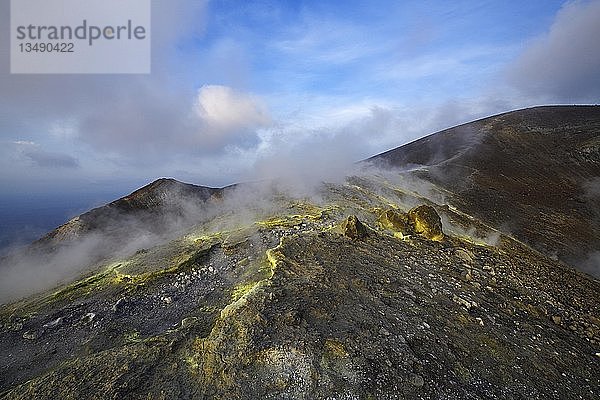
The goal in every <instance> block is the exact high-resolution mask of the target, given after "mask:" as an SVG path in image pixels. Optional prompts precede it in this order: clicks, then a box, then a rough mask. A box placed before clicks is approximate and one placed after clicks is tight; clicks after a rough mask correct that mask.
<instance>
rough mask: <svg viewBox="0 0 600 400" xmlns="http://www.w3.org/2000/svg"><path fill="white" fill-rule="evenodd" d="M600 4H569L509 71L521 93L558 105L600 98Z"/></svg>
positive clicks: (510, 77) (511, 78) (595, 2)
mask: <svg viewBox="0 0 600 400" xmlns="http://www.w3.org/2000/svg"><path fill="white" fill-rule="evenodd" d="M598 38H600V0H593V1H571V2H567V3H566V4H565V5H564V6H563V8H562V9H561V10H560V11H559V12H558V13H557V15H556V18H555V20H554V23H553V24H552V26H551V27H550V30H549V31H548V32H547V33H546V34H544V35H542V36H540V37H538V38H536V39H535V40H534V41H533V42H532V43H530V45H529V46H528V47H527V48H526V49H525V51H524V52H523V53H522V54H521V56H520V57H519V58H518V59H517V61H516V62H515V63H514V64H513V65H511V66H510V68H509V71H508V77H509V81H510V82H511V83H512V84H513V85H514V86H515V87H517V88H518V89H519V90H521V91H523V92H525V93H528V94H530V95H532V96H539V97H541V98H546V99H548V100H551V101H558V102H586V101H597V100H598V99H599V98H600V47H599V46H598Z"/></svg>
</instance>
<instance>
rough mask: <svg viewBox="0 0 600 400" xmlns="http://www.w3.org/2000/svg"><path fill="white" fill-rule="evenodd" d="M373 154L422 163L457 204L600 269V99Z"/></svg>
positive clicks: (379, 159) (500, 118) (425, 174)
mask: <svg viewBox="0 0 600 400" xmlns="http://www.w3.org/2000/svg"><path fill="white" fill-rule="evenodd" d="M371 161H373V162H375V163H378V164H380V165H391V166H395V167H404V168H405V167H409V166H410V167H413V168H419V167H420V171H418V175H419V176H420V177H421V178H423V179H426V180H428V181H430V182H432V183H434V184H436V185H438V186H439V187H440V188H443V189H444V190H445V191H446V194H447V201H448V202H449V203H450V204H451V205H453V206H455V207H457V208H458V209H460V210H462V211H463V212H466V213H468V214H470V215H472V216H474V217H476V218H478V219H480V220H482V221H484V222H486V223H488V224H490V225H491V226H493V227H495V228H497V229H500V230H502V231H504V232H506V233H509V234H511V235H513V236H514V237H515V238H518V239H519V240H521V241H524V242H526V243H528V244H529V245H531V246H533V247H534V248H536V249H537V250H539V251H541V252H543V253H544V254H546V255H549V256H551V257H556V258H558V259H560V260H562V261H565V262H567V263H570V264H571V265H574V266H576V267H578V268H580V269H582V270H585V271H587V272H589V273H592V274H594V275H596V276H600V229H598V226H600V207H598V204H599V201H600V106H547V107H535V108H530V109H525V110H519V111H513V112H508V113H505V114H500V115H496V116H493V117H489V118H485V119H482V120H478V121H475V122H470V123H467V124H464V125H460V126H457V127H454V128H450V129H447V130H444V131H441V132H438V133H435V134H433V135H430V136H427V137H424V138H422V139H419V140H417V141H415V142H412V143H409V144H407V145H405V146H402V147H399V148H397V149H394V150H390V151H388V152H385V153H382V154H380V155H378V156H375V157H373V158H371Z"/></svg>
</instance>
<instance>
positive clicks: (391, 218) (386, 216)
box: [377, 209, 415, 238]
mask: <svg viewBox="0 0 600 400" xmlns="http://www.w3.org/2000/svg"><path fill="white" fill-rule="evenodd" d="M377 222H378V223H379V225H381V227H382V228H384V229H389V230H390V231H392V232H394V234H395V235H396V236H399V237H401V238H403V237H405V236H410V235H413V234H414V233H415V232H414V230H413V227H412V223H411V220H410V218H409V217H408V215H407V214H406V213H403V212H401V211H398V210H394V209H389V210H386V211H384V212H382V213H381V214H379V217H378V218H377Z"/></svg>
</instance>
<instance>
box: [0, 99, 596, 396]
mask: <svg viewBox="0 0 600 400" xmlns="http://www.w3.org/2000/svg"><path fill="white" fill-rule="evenodd" d="M599 127H600V109H599V108H598V107H544V108H535V109H530V110H522V111H516V112H512V113H507V114H502V115H499V116H495V117H491V118H487V119H483V120H480V121H475V122H473V123H469V124H466V125H462V126H460V127H456V128H452V129H450V130H447V131H443V132H440V133H437V134H434V135H432V136H429V137H427V138H424V139H421V140H419V141H416V142H413V143H411V144H408V145H406V146H403V147H400V148H398V149H396V150H393V151H391V152H388V153H384V154H382V155H380V156H377V157H375V158H374V159H372V160H371V162H372V163H375V164H377V165H379V168H378V169H373V168H367V169H365V170H364V171H363V172H362V173H360V174H358V173H357V174H355V175H354V176H351V177H348V178H347V180H346V181H345V182H344V183H343V184H327V183H325V184H323V185H322V186H320V187H319V189H318V196H312V197H306V198H304V197H299V196H292V195H290V194H289V193H288V192H286V191H285V190H281V189H279V187H278V186H277V185H273V186H268V187H267V188H266V187H265V185H261V184H245V185H237V186H236V187H230V188H225V189H209V188H203V187H199V186H193V185H186V184H182V183H179V182H176V181H171V180H168V181H167V180H160V181H157V182H155V183H153V184H151V185H149V186H147V187H145V188H143V189H141V191H137V192H135V193H133V194H132V195H130V196H127V197H125V198H123V199H121V200H118V201H117V202H115V203H111V204H112V205H107V206H105V207H104V208H100V209H97V210H96V211H91V213H92V215H91V216H90V214H89V213H88V214H84V215H82V216H81V217H79V218H76V219H74V220H73V221H70V222H69V223H67V224H65V225H63V226H62V227H59V228H58V229H57V230H56V231H54V232H52V233H50V234H49V235H48V236H47V237H46V238H44V239H42V240H41V241H39V242H37V243H35V244H34V245H33V247H31V248H29V249H28V251H31V252H37V253H39V254H44V255H45V256H46V259H47V260H50V259H52V257H54V255H55V254H64V253H63V252H64V251H68V249H70V248H78V247H77V246H78V243H83V242H84V243H89V238H91V237H94V238H95V237H97V235H100V234H101V233H102V234H104V235H108V236H109V237H111V238H113V239H112V240H107V241H102V242H101V243H102V245H103V246H108V247H103V249H104V252H97V253H96V257H94V258H93V259H89V260H88V261H89V265H84V266H82V268H81V269H80V270H79V271H82V272H80V273H81V275H80V276H78V277H77V278H74V279H73V278H71V279H68V280H66V281H65V282H64V283H62V284H60V285H58V286H57V287H56V288H55V289H53V290H50V291H46V292H41V293H38V294H36V295H33V296H29V297H26V298H24V299H21V300H19V301H14V302H12V303H10V304H6V305H4V306H2V307H1V308H0V323H1V325H0V398H2V399H56V398H65V399H69V398H73V399H75V398H76V399H107V398H109V399H123V398H127V399H148V398H152V399H254V398H265V399H405V398H409V399H482V400H483V399H523V398H527V399H584V398H585V399H587V398H595V397H596V396H597V394H598V388H599V387H600V300H599V298H598V293H599V292H600V281H598V280H597V279H595V278H593V277H592V276H590V275H588V274H586V273H584V272H581V271H578V270H576V269H574V268H573V267H572V266H571V265H568V264H567V263H565V262H564V261H561V260H563V259H564V260H566V261H570V260H574V261H573V262H574V263H576V262H578V261H577V260H583V259H584V257H583V256H584V255H586V253H590V252H591V253H593V251H594V250H597V249H598V246H597V243H598V230H597V226H598V225H594V221H596V220H595V219H594V218H597V217H598V216H597V214H595V212H596V211H597V208H594V203H593V202H592V200H590V199H591V198H593V197H589V196H590V195H593V190H591V189H590V188H593V182H594V180H593V179H594V178H595V177H597V176H599V174H598V165H599V164H598V162H599V160H600V158H599V154H600V153H599V144H600V142H599V140H600V131H599ZM589 182H591V183H589ZM586 185H587V186H586ZM157 188H158V189H157ZM173 220H177V221H178V223H177V224H176V225H174V226H171V227H169V226H168V222H169V221H173ZM123 221H127V223H124V222H123ZM132 227H135V229H133V228H132ZM132 232H133V233H132ZM142 233H144V234H145V235H150V234H152V235H153V236H152V237H153V238H155V239H156V240H154V241H152V242H146V243H147V245H146V246H145V247H141V248H138V247H135V246H134V247H133V248H132V247H127V246H125V245H126V244H127V243H131V242H133V241H134V239H136V238H137V236H139V235H141V234H142ZM115 238H118V240H117V239H115ZM136 243H137V242H136ZM123 246H125V247H123ZM124 249H125V250H124ZM5 262H10V260H8V261H6V260H5ZM52 265H54V264H52ZM41 268H43V265H42V267H41Z"/></svg>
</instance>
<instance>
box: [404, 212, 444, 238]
mask: <svg viewBox="0 0 600 400" xmlns="http://www.w3.org/2000/svg"><path fill="white" fill-rule="evenodd" d="M408 218H409V220H410V221H411V223H412V226H413V229H414V231H415V232H416V233H418V234H419V235H421V236H423V237H426V238H427V239H429V240H437V241H440V240H442V239H444V232H443V231H442V221H441V219H440V216H439V215H438V213H437V211H435V208H433V207H431V206H427V205H422V206H418V207H415V208H413V209H411V210H410V211H409V212H408Z"/></svg>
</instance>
